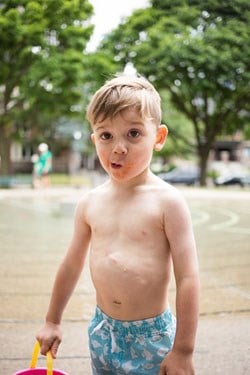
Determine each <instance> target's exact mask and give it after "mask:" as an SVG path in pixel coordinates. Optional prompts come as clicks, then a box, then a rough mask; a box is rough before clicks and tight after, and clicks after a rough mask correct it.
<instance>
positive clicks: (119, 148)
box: [113, 141, 127, 154]
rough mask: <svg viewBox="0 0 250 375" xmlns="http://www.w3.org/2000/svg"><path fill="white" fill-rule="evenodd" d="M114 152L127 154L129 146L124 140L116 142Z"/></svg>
mask: <svg viewBox="0 0 250 375" xmlns="http://www.w3.org/2000/svg"><path fill="white" fill-rule="evenodd" d="M113 152H114V153H115V154H126V153H127V147H126V145H125V143H124V142H121V141H119V142H116V143H115V145H114V147H113Z"/></svg>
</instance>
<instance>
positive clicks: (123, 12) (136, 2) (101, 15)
mask: <svg viewBox="0 0 250 375" xmlns="http://www.w3.org/2000/svg"><path fill="white" fill-rule="evenodd" d="M89 1H90V3H91V4H92V5H93V7H94V13H95V14H94V16H93V18H92V21H93V23H94V25H95V30H94V33H93V36H92V38H91V40H90V42H89V45H88V50H89V51H93V50H94V49H95V48H96V47H97V45H98V43H99V41H100V40H101V38H102V36H103V35H104V34H106V33H108V32H109V31H111V30H112V29H114V28H115V27H116V26H117V25H118V24H119V23H120V21H121V18H122V17H124V16H129V15H130V14H131V13H132V12H133V11H134V10H135V9H137V8H144V7H146V6H147V5H148V0H123V1H119V0H89Z"/></svg>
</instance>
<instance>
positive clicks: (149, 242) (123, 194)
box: [37, 76, 199, 375]
mask: <svg viewBox="0 0 250 375" xmlns="http://www.w3.org/2000/svg"><path fill="white" fill-rule="evenodd" d="M87 117H88V120H89V122H90V124H91V126H92V130H93V133H92V135H91V138H92V141H93V142H94V144H95V147H96V151H97V155H98V157H99V159H100V162H101V164H102V166H103V168H104V169H105V171H106V172H107V174H108V176H109V179H108V181H107V182H105V183H104V184H103V185H101V186H99V187H97V188H95V189H93V190H92V191H89V192H88V193H87V194H86V195H85V196H84V197H83V198H82V199H81V201H80V202H79V204H78V206H77V209H76V214H75V228H74V234H73V238H72V241H71V244H70V246H69V249H68V252H67V254H66V256H65V258H64V260H63V262H62V264H61V266H60V268H59V270H58V273H57V276H56V280H55V284H54V288H53V293H52V298H51V302H50V305H49V309H48V313H47V316H46V323H45V326H44V327H43V328H42V330H41V331H40V332H39V334H38V335H37V339H38V340H39V342H40V345H41V353H42V354H45V353H46V352H47V351H48V350H49V349H51V351H52V355H53V357H55V356H56V352H57V349H58V346H59V344H60V342H61V329H60V323H61V318H62V313H63V310H64V308H65V305H66V303H67V301H68V299H69V298H70V296H71V294H72V292H73V289H74V287H75V285H76V282H77V280H78V278H79V276H80V274H81V271H82V269H83V265H84V262H85V259H86V255H87V252H88V250H89V252H90V269H91V275H92V279H93V284H94V286H95V289H96V302H97V307H96V313H95V316H94V317H93V319H92V321H91V324H90V327H89V344H90V353H91V364H92V369H93V374H98V375H99V374H109V375H110V374H115V375H119V374H136V375H139V374H152V375H156V374H160V375H163V374H168V375H172V374H185V375H191V374H194V367H193V362H192V355H193V350H194V344H195V335H196V328H197V320H198V294H199V276H198V263H197V256H196V248H195V240H194V236H193V231H192V225H191V219H190V214H189V211H188V208H187V206H186V204H185V201H184V199H183V198H182V196H181V194H180V193H179V192H178V191H177V190H176V189H175V188H174V187H172V186H170V185H169V184H167V183H165V182H163V181H162V180H161V179H160V178H158V177H157V176H155V175H154V174H153V173H152V172H151V171H150V162H151V158H152V153H153V150H156V151H159V150H161V149H162V147H163V145H164V143H165V140H166V138H167V133H168V131H167V127H166V126H165V125H161V108H160V97H159V94H158V93H157V92H156V90H155V89H154V87H153V86H152V85H151V84H150V83H149V82H148V81H147V80H146V79H144V78H142V77H129V76H119V77H117V78H114V79H112V80H110V81H108V82H107V83H106V84H105V85H104V86H103V87H102V88H101V89H99V90H98V91H97V92H96V94H95V95H94V97H93V98H92V100H91V102H90V104H89V107H88V111H87ZM172 263H173V269H174V275H175V280H176V289H177V291H176V318H177V319H176V320H175V317H174V315H173V314H172V313H171V311H170V308H169V306H168V285H169V281H170V274H171V264H172ZM176 321H177V324H176Z"/></svg>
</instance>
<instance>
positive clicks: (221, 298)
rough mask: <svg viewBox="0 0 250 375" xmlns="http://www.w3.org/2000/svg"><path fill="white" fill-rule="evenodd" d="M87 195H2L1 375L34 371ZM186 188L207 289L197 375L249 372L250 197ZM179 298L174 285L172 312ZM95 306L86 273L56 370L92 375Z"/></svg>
mask: <svg viewBox="0 0 250 375" xmlns="http://www.w3.org/2000/svg"><path fill="white" fill-rule="evenodd" d="M83 190H84V189H74V188H70V189H68V188H65V189H57V188H52V189H50V190H48V191H46V192H41V191H34V190H30V189H13V190H0V256H1V262H0V271H1V272H0V296H1V304H0V347H1V352H0V369H1V371H0V374H1V375H11V374H12V373H14V372H15V371H17V370H20V369H22V368H25V367H28V365H29V361H30V356H31V352H32V347H33V344H34V336H35V333H36V332H37V330H38V329H39V328H40V327H41V324H42V322H43V318H44V315H45V312H46V309H47V304H48V301H49V296H50V291H51V287H52V283H53V280H54V276H55V272H56V269H57V267H58V264H59V262H60V260H61V259H62V257H63V255H64V253H65V251H66V249H67V245H68V243H69V240H70V237H71V233H72V228H73V211H74V205H75V203H76V202H77V200H78V199H79V198H80V196H81V194H82V193H83ZM182 190H183V194H184V195H185V196H186V199H187V201H188V204H189V207H190V209H191V214H192V218H193V225H194V230H195V236H196V240H197V248H198V256H199V262H200V274H201V283H202V292H201V301H200V321H199V328H198V335H197V345H196V351H195V365H196V374H197V375H210V374H213V375H214V374H224V375H231V374H232V375H233V374H234V375H235V374H236V375H245V374H249V373H250V225H249V222H250V220H249V219H250V191H249V190H248V191H247V190H242V191H238V190H235V189H233V190H231V191H230V190H226V189H225V190H220V189H218V190H213V189H211V190H203V189H198V188H186V189H184V188H183V189H182ZM174 292H175V287H174V282H173V281H172V283H171V289H170V302H171V304H172V306H174ZM94 308H95V293H94V289H93V286H92V283H91V280H90V275H89V270H88V267H86V268H85V270H84V272H83V274H82V277H81V279H80V280H79V283H78V285H77V288H76V290H75V293H74V295H73V297H72V298H71V300H70V302H69V304H68V306H67V308H66V311H65V314H64V321H63V328H64V340H63V343H62V344H61V347H60V350H59V355H58V358H57V360H56V361H55V364H54V365H55V367H56V368H61V369H63V370H64V371H67V372H68V373H69V374H70V375H82V374H85V375H90V374H91V371H90V365H89V353H88V343H87V324H88V321H89V319H90V317H91V315H92V312H93V311H94ZM44 362H45V361H44V359H42V358H40V359H39V364H40V365H44Z"/></svg>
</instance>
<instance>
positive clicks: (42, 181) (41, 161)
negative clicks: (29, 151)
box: [31, 143, 52, 189]
mask: <svg viewBox="0 0 250 375" xmlns="http://www.w3.org/2000/svg"><path fill="white" fill-rule="evenodd" d="M38 152H39V155H37V154H34V155H32V158H31V161H32V163H33V164H34V167H33V186H34V188H35V189H36V188H47V187H49V186H50V179H49V175H50V173H51V171H52V153H51V151H50V150H49V146H48V145H47V144H46V143H40V144H39V146H38Z"/></svg>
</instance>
